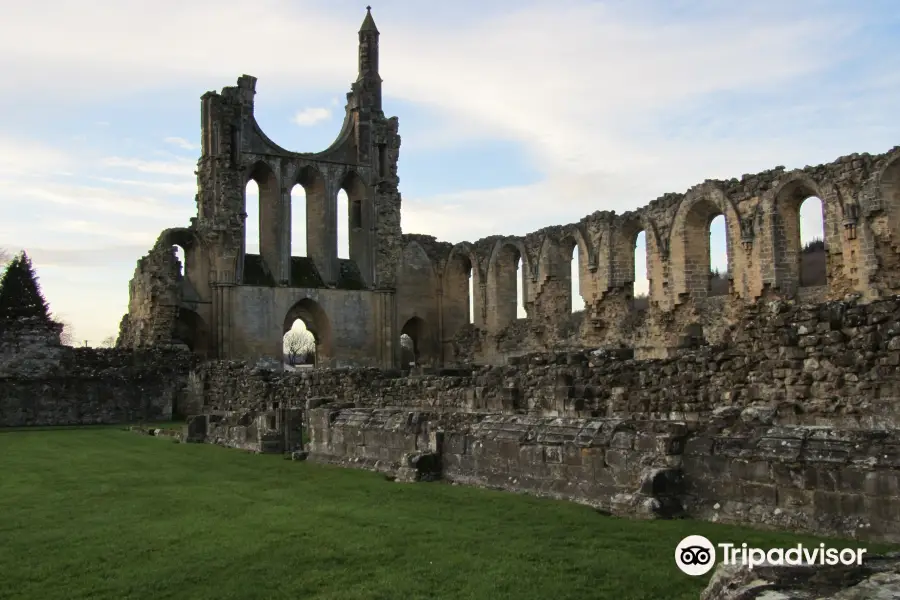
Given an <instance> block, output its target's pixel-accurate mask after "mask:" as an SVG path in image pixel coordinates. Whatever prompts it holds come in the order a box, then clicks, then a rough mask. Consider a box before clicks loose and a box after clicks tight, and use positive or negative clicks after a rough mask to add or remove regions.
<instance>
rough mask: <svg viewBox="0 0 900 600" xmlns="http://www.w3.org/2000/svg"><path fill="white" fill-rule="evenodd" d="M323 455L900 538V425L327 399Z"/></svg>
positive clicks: (512, 487)
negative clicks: (430, 459)
mask: <svg viewBox="0 0 900 600" xmlns="http://www.w3.org/2000/svg"><path fill="white" fill-rule="evenodd" d="M309 415H310V416H309V435H310V443H309V445H308V446H307V450H308V451H309V453H310V458H311V459H314V460H321V461H325V462H331V463H337V464H343V465H347V466H357V467H362V468H369V469H374V470H378V471H382V472H385V473H389V474H392V473H396V472H397V471H398V470H399V469H401V468H402V467H404V466H406V463H405V461H407V460H408V457H409V455H410V454H415V453H419V454H421V453H428V454H433V455H435V460H436V464H438V465H439V471H440V474H441V475H442V476H443V478H445V479H447V480H449V481H453V482H458V483H464V484H471V485H478V486H484V487H491V488H497V489H505V490H509V491H514V492H526V493H531V494H536V495H541V496H549V497H554V498H560V499H567V500H573V501H576V502H581V503H584V504H588V505H591V506H594V507H596V508H598V509H602V510H604V511H609V512H611V513H613V514H617V515H623V516H643V517H652V516H672V515H678V514H687V515H689V516H692V517H696V518H701V519H706V520H711V521H719V522H730V523H742V524H752V525H758V526H762V527H768V528H778V529H787V530H794V531H806V532H811V533H817V534H824V535H840V536H844V537H852V538H860V539H876V540H881V541H888V542H900V488H898V484H900V470H898V469H897V467H898V466H900V432H887V431H879V432H871V431H859V430H855V431H854V430H843V431H842V430H833V429H826V428H814V427H790V426H782V427H770V426H765V425H758V424H755V425H754V424H750V425H746V424H742V423H741V421H740V420H739V418H737V419H736V418H735V416H732V417H727V416H726V417H721V418H720V419H718V420H717V421H716V422H714V423H713V424H711V425H710V426H709V427H703V428H697V427H691V426H689V425H688V424H686V423H678V422H663V421H622V420H614V419H569V418H560V417H556V418H554V417H534V416H525V415H514V416H508V415H480V416H479V415H465V416H463V415H459V416H457V417H454V418H451V417H448V415H437V414H429V413H421V412H413V411H402V410H385V409H359V408H353V409H348V408H339V407H327V406H325V407H320V408H316V409H313V410H310V411H309Z"/></svg>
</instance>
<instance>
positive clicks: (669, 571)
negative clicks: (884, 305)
mask: <svg viewBox="0 0 900 600" xmlns="http://www.w3.org/2000/svg"><path fill="white" fill-rule="evenodd" d="M0 477H2V479H0V598H28V599H32V598H42V599H47V598H65V599H75V598H94V599H100V598H109V599H116V600H120V599H122V598H147V599H154V600H157V599H162V598H179V599H185V600H193V599H199V598H211V599H216V600H223V599H228V598H233V599H241V600H247V599H253V598H265V599H269V598H290V599H292V600H306V599H308V598H320V599H325V598H329V599H335V600H352V599H355V598H383V599H386V600H387V599H390V600H407V599H414V598H448V599H453V600H456V599H466V598H488V599H491V600H497V599H500V598H514V599H516V600H527V599H536V600H537V599H540V600H548V599H550V600H562V599H564V598H577V599H604V598H613V599H616V600H628V599H646V600H660V599H665V600H669V599H681V598H684V599H688V598H690V599H692V600H695V599H696V598H697V597H698V595H699V593H700V591H701V590H702V589H703V587H704V586H705V584H706V581H707V580H708V578H709V576H708V575H707V576H704V577H699V578H692V577H689V576H687V575H684V574H682V573H681V572H680V571H678V569H677V568H676V566H675V563H674V558H673V557H674V551H675V546H676V544H677V543H678V542H679V541H680V540H681V539H682V538H683V537H685V536H686V535H689V534H695V533H696V534H701V535H705V536H706V537H708V538H710V539H711V540H713V542H717V541H738V542H742V541H746V542H748V543H749V544H754V545H763V546H778V545H796V544H797V543H798V541H803V542H812V541H813V540H814V539H815V538H810V537H802V536H796V535H791V534H773V533H761V532H757V531H753V530H749V529H742V528H737V527H726V526H718V525H714V524H709V523H699V522H693V521H687V520H679V521H629V520H625V519H616V518H612V517H605V516H602V515H600V514H598V513H596V512H595V511H593V510H591V509H589V508H586V507H583V506H579V505H576V504H572V503H566V502H557V501H552V500H545V499H538V498H531V497H527V496H520V495H516V494H510V493H504V492H493V491H487V490H480V489H475V488H468V487H463V486H451V485H447V484H442V483H430V484H411V485H410V484H398V483H392V482H390V481H387V480H385V479H384V478H383V477H382V476H379V475H377V474H374V473H368V472H364V471H356V470H349V469H339V468H334V467H325V466H318V465H314V464H308V463H297V462H292V461H286V460H284V459H283V458H282V457H280V456H265V455H252V454H247V453H243V452H240V451H237V450H228V449H223V448H218V447H214V446H207V445H195V444H176V443H173V442H171V441H167V440H162V439H157V438H153V437H150V436H142V435H138V434H135V433H130V432H125V431H121V430H119V429H116V428H91V429H66V430H57V431H46V430H44V431H33V432H23V431H17V432H6V433H0ZM815 541H816V542H818V541H819V540H815ZM840 545H843V544H840Z"/></svg>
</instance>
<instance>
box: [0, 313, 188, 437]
mask: <svg viewBox="0 0 900 600" xmlns="http://www.w3.org/2000/svg"><path fill="white" fill-rule="evenodd" d="M193 364H194V359H193V357H192V356H191V355H190V354H189V353H188V352H185V351H184V350H181V349H178V348H168V349H167V348H161V347H160V348H154V349H148V350H121V349H98V348H72V347H68V346H61V345H60V344H59V331H58V330H55V331H46V330H42V329H35V328H28V329H25V330H21V331H17V332H16V334H15V335H4V336H2V339H0V427H23V426H32V425H86V424H99V423H127V422H137V421H165V420H169V419H171V418H172V416H173V412H174V413H176V414H177V413H178V412H179V410H180V409H179V403H180V402H182V401H183V399H184V397H185V396H184V387H185V383H186V382H187V379H188V373H189V372H190V370H191V367H192V365H193Z"/></svg>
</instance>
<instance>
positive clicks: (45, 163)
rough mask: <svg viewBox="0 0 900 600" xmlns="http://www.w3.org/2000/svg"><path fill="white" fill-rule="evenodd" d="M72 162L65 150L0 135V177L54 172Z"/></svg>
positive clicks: (62, 169) (67, 166)
mask: <svg viewBox="0 0 900 600" xmlns="http://www.w3.org/2000/svg"><path fill="white" fill-rule="evenodd" d="M0 135H2V132H0ZM74 163H75V161H74V160H73V159H72V157H71V156H69V155H68V154H67V153H66V152H65V151H63V150H60V149H59V148H55V147H53V146H49V145H47V144H44V143H42V142H38V141H35V140H29V139H21V138H11V137H0V177H10V176H33V175H50V174H56V173H59V172H61V171H64V170H65V169H68V168H71V167H72V166H73V164H74Z"/></svg>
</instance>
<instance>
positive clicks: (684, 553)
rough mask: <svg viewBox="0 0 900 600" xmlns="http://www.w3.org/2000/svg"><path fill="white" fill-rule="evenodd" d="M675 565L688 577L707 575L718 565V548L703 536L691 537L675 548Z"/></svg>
mask: <svg viewBox="0 0 900 600" xmlns="http://www.w3.org/2000/svg"><path fill="white" fill-rule="evenodd" d="M675 564H676V565H678V568H679V569H681V572H682V573H686V574H687V575H695V576H696V575H705V574H706V573H709V571H710V569H712V568H713V566H714V565H715V564H716V548H715V546H713V543H712V542H711V541H709V540H708V539H706V538H705V537H703V536H702V535H689V536H687V537H686V538H684V539H683V540H681V542H679V543H678V546H676V547H675Z"/></svg>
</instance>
